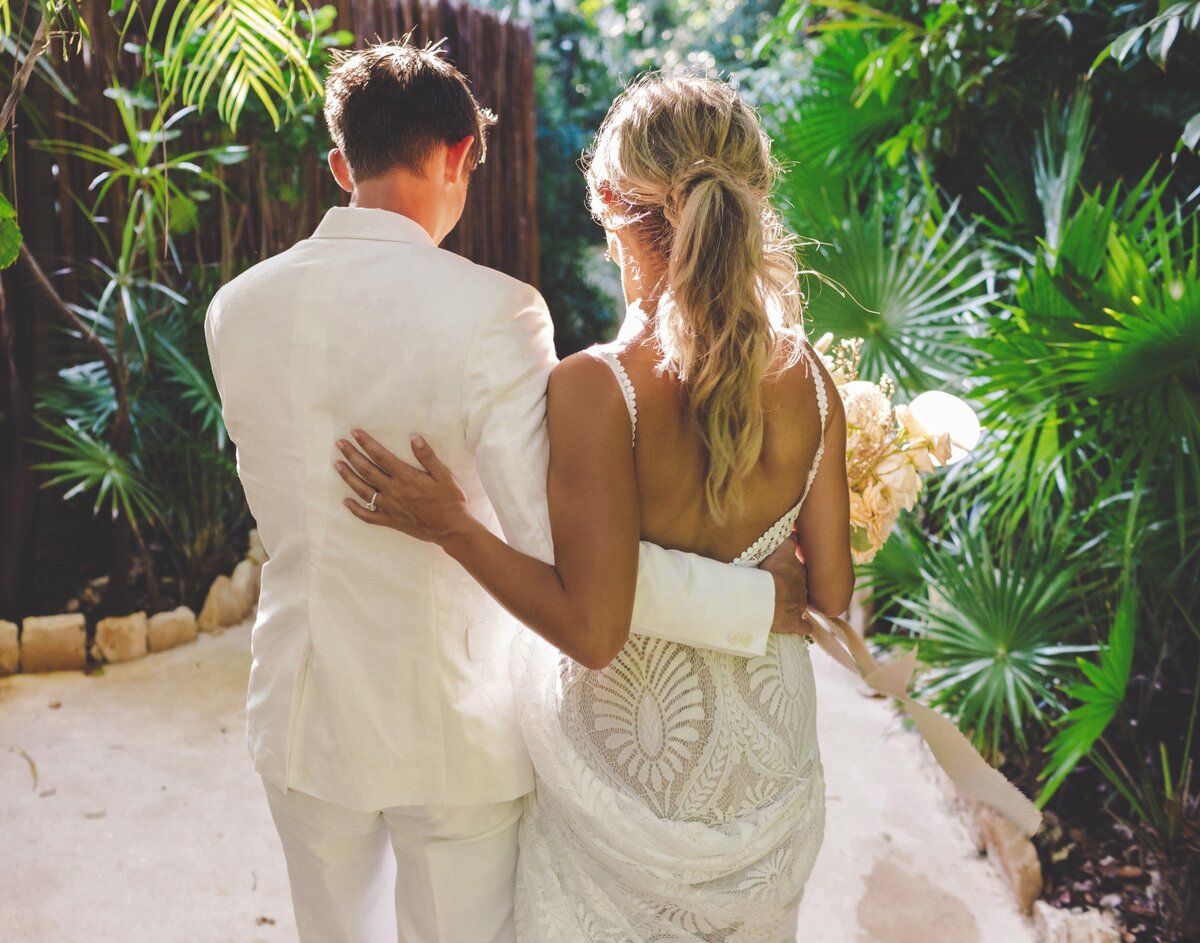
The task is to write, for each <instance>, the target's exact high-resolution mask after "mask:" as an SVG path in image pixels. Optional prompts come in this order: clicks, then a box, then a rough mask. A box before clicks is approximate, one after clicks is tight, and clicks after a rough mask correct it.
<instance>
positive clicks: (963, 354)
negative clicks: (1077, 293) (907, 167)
mask: <svg viewBox="0 0 1200 943" xmlns="http://www.w3.org/2000/svg"><path fill="white" fill-rule="evenodd" d="M884 204H885V201H884V200H882V199H877V200H874V201H872V203H871V205H870V207H869V208H868V209H867V210H866V211H865V213H864V212H860V211H858V210H857V209H853V210H851V212H850V213H849V214H848V215H847V216H846V218H845V219H844V221H843V223H842V226H841V228H840V231H839V232H838V234H837V235H836V237H834V240H833V241H832V243H831V244H828V245H824V246H822V247H821V248H820V250H819V251H818V252H817V253H815V257H814V258H813V259H812V260H811V262H810V264H811V266H812V267H813V268H815V269H817V270H818V271H819V272H820V274H821V275H822V276H823V277H825V278H828V279H830V280H832V281H833V282H835V283H837V284H838V285H840V286H842V288H844V289H845V294H842V293H840V292H837V291H833V290H824V291H822V292H821V293H820V294H818V295H816V296H815V297H813V298H812V299H811V301H810V303H809V307H808V314H809V316H810V317H811V318H812V320H813V323H814V325H815V327H816V329H817V331H818V332H819V333H820V332H824V331H832V332H833V334H834V335H835V336H838V337H861V338H863V348H862V359H861V361H860V364H859V368H860V371H861V372H862V373H863V374H864V375H866V376H871V377H876V376H880V375H883V374H886V375H889V376H891V377H892V378H893V379H894V380H895V381H896V384H897V386H898V387H899V388H900V389H901V390H903V391H905V392H906V393H909V394H915V393H919V392H921V391H924V390H928V389H934V388H943V387H946V386H954V385H958V384H959V383H960V381H961V380H962V378H963V377H964V376H965V375H966V374H967V373H968V372H969V370H970V364H971V360H972V357H973V353H974V351H973V348H972V345H971V337H972V335H973V333H974V331H975V325H976V324H977V323H978V322H980V321H982V320H983V319H984V318H985V317H986V316H987V309H988V306H989V305H990V304H991V303H992V302H993V301H995V300H996V298H997V294H996V292H995V291H994V290H993V289H992V288H991V287H990V278H991V273H990V271H989V270H988V269H987V268H986V267H985V266H984V265H982V264H981V258H980V254H979V251H978V250H977V249H976V248H974V247H973V245H972V235H973V231H972V230H971V229H970V228H969V227H964V228H957V226H956V223H957V216H956V209H957V203H954V204H952V205H951V206H950V207H949V208H948V209H947V210H946V211H945V213H943V214H941V215H940V218H939V216H938V215H937V214H935V212H934V210H933V209H932V208H931V207H930V206H929V205H928V204H927V203H926V202H925V201H924V198H917V199H913V200H910V201H908V202H907V203H905V204H903V205H902V206H901V207H900V210H899V211H898V213H897V214H896V215H895V217H894V218H890V219H889V218H888V217H887V212H886V209H885V205H884Z"/></svg>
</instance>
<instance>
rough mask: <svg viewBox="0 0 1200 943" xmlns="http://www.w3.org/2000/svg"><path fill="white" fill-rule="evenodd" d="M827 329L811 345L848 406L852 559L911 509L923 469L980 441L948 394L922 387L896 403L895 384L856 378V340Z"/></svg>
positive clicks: (879, 542)
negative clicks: (838, 339) (840, 337)
mask: <svg viewBox="0 0 1200 943" xmlns="http://www.w3.org/2000/svg"><path fill="white" fill-rule="evenodd" d="M832 342H833V335H832V334H826V335H825V336H824V337H822V338H821V339H820V340H819V341H817V343H816V344H815V345H814V347H815V349H816V350H817V352H818V353H819V354H820V355H821V359H822V360H823V361H824V363H825V366H826V368H827V369H828V370H829V373H830V376H831V377H832V378H833V381H834V383H835V384H836V385H837V388H838V392H839V393H840V394H841V397H842V404H843V405H844V407H845V410H846V471H847V477H848V478H849V481H850V528H851V531H850V534H851V548H852V550H853V552H854V562H855V563H868V562H870V560H871V559H872V558H873V557H874V556H875V554H876V553H878V552H879V548H880V547H882V546H883V544H884V542H885V541H886V540H887V538H888V535H889V534H890V533H891V532H892V527H893V526H894V525H895V523H896V518H897V517H899V516H900V512H901V511H911V510H912V509H913V508H914V507H915V506H916V503H917V496H918V495H919V494H920V493H921V487H922V481H921V476H922V475H927V474H929V473H930V472H932V471H933V470H934V469H935V468H938V467H940V466H943V465H949V464H951V463H952V462H955V461H958V460H959V459H960V458H962V457H963V456H964V455H966V454H967V452H969V451H970V450H971V449H972V448H974V447H975V443H976V442H977V441H978V440H979V432H980V428H979V420H978V419H976V417H975V413H974V411H973V410H972V409H971V407H970V406H968V405H967V404H966V403H965V402H964V401H963V400H961V399H959V398H958V397H956V396H952V395H950V394H949V393H941V392H932V393H922V394H921V395H920V396H918V397H917V398H916V399H915V400H913V401H912V403H910V404H908V405H903V404H901V405H896V404H893V402H892V397H893V396H895V392H896V387H895V384H894V383H892V381H891V380H890V379H889V378H888V377H883V378H882V379H881V380H880V381H879V382H878V383H871V382H869V381H867V380H860V379H858V362H859V356H860V354H861V352H862V341H861V340H860V339H857V338H855V339H852V340H844V341H842V342H841V343H840V344H838V345H837V346H836V347H833V348H832V350H831V347H832Z"/></svg>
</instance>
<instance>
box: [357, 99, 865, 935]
mask: <svg viewBox="0 0 1200 943" xmlns="http://www.w3.org/2000/svg"><path fill="white" fill-rule="evenodd" d="M774 173H775V166H774V164H773V162H772V159H771V154H770V145H769V142H768V140H767V138H766V136H765V135H764V133H763V131H762V129H761V128H760V126H759V124H758V121H757V119H756V117H755V115H754V112H753V111H752V110H751V109H750V108H749V107H747V106H746V105H745V104H744V103H743V102H742V101H741V100H740V99H739V98H738V96H737V95H736V93H735V92H734V91H733V90H732V89H731V88H730V87H729V86H728V85H726V84H724V83H722V82H718V81H713V80H710V79H703V78H695V77H664V76H650V77H648V78H645V79H643V80H641V81H639V82H638V83H637V84H635V85H634V86H633V87H631V88H630V89H629V90H628V91H626V92H625V93H624V94H623V95H621V97H620V98H618V99H617V101H616V102H615V103H614V104H613V106H612V109H611V110H610V111H609V114H608V116H607V118H606V119H605V121H604V124H603V125H602V127H601V129H600V132H599V135H598V137H597V140H596V143H595V147H594V150H593V153H592V156H591V159H590V163H589V166H588V169H587V178H588V186H589V191H590V198H591V203H592V208H593V211H594V213H595V215H596V217H597V219H598V220H599V221H600V222H601V223H602V224H603V226H604V227H605V229H606V231H607V234H608V239H609V246H610V250H611V251H612V252H613V253H614V254H615V257H616V260H617V262H618V264H619V266H620V269H621V274H622V280H623V285H624V291H625V297H626V302H627V305H628V312H627V316H626V319H625V323H624V326H623V328H622V330H621V334H620V339H619V340H618V341H617V342H616V343H614V344H611V345H607V346H602V347H596V348H593V349H591V350H588V351H584V352H582V353H579V354H576V355H574V356H572V357H569V358H567V359H566V360H564V361H563V362H562V363H561V364H560V365H559V366H558V367H557V368H556V369H555V371H554V373H553V375H552V377H551V380H550V386H549V394H548V397H549V398H548V407H547V409H548V424H549V436H550V450H551V455H550V469H549V480H548V493H549V501H550V516H551V523H552V529H553V536H554V550H555V561H556V562H555V564H554V565H553V566H551V565H549V564H545V563H542V562H540V561H538V560H535V559H533V558H531V557H527V556H524V555H522V554H520V553H518V552H517V551H516V550H513V549H512V548H510V547H509V546H508V545H507V544H505V543H504V542H503V541H502V540H500V538H498V537H497V536H495V535H494V534H492V533H491V532H490V531H488V530H487V529H486V528H485V527H484V526H483V525H481V524H480V523H478V522H477V521H476V520H475V519H474V518H473V517H472V516H471V514H470V511H469V509H468V508H467V504H466V500H465V498H464V497H463V494H462V492H461V490H460V489H459V488H458V486H457V484H456V482H455V481H454V479H453V476H452V475H451V474H450V473H449V471H448V470H447V469H446V468H445V466H444V465H442V463H441V462H440V461H439V460H438V459H437V457H436V456H435V455H434V454H433V452H432V451H431V450H430V449H429V447H428V446H427V445H426V444H425V443H424V442H423V441H422V440H420V439H419V438H418V439H414V443H413V450H414V454H415V455H416V457H417V459H418V461H420V462H421V464H422V465H423V466H424V467H425V469H426V471H427V472H428V474H425V473H422V472H420V471H419V470H417V469H411V468H410V469H409V472H407V473H404V474H397V475H394V476H393V477H390V478H387V479H386V480H385V481H384V482H383V483H381V484H379V485H378V488H379V489H380V495H381V500H380V511H379V512H378V513H376V514H373V515H364V519H366V520H369V521H370V522H372V523H377V524H383V525H386V526H391V527H394V528H396V529H398V530H401V531H403V532H404V533H407V534H410V535H412V536H415V537H418V538H421V539H424V540H435V541H436V542H437V543H439V544H440V545H441V546H442V548H443V549H444V550H445V551H446V552H447V553H449V554H450V555H451V556H452V557H454V558H455V559H456V560H458V561H459V562H460V563H461V564H462V566H463V567H465V568H466V569H467V571H468V572H470V573H471V574H472V576H474V578H475V579H477V580H478V581H479V582H480V583H481V584H482V585H483V586H484V587H485V588H486V589H487V590H488V591H489V592H490V593H491V594H492V595H493V596H495V597H496V599H497V600H499V601H500V602H501V603H502V604H503V605H504V606H505V607H507V608H508V609H509V610H510V611H511V612H512V613H513V614H514V615H516V616H517V617H518V618H520V619H521V621H523V622H524V623H526V624H527V625H528V626H530V627H531V628H533V629H534V630H535V631H541V632H545V633H546V634H548V635H551V636H553V637H562V633H563V632H564V631H566V632H569V637H570V638H571V639H572V644H571V645H570V646H569V648H570V651H571V656H572V657H568V656H567V655H565V654H561V653H559V652H557V651H556V650H554V649H552V648H551V647H550V646H548V645H546V644H545V643H544V642H542V641H541V640H540V639H538V638H537V637H536V636H534V635H532V634H531V633H525V635H524V637H523V640H522V643H521V647H522V651H521V652H520V653H519V655H518V657H517V659H516V661H517V665H516V667H515V670H517V671H519V672H520V673H521V678H520V680H519V683H518V698H519V701H520V704H519V711H520V715H521V725H522V730H523V732H524V734H525V738H526V740H527V742H528V744H529V749H530V753H531V755H532V757H533V762H534V767H535V769H536V772H537V788H536V792H535V793H534V794H533V795H531V796H530V797H529V798H528V800H527V804H526V811H525V816H524V819H523V823H522V826H521V857H520V864H519V873H518V895H517V924H518V931H519V935H520V938H521V939H522V940H523V941H538V943H577V941H578V943H582V941H611V943H630V941H638V943H643V941H644V943H650V941H685V940H688V941H699V940H709V941H722V943H735V941H737V943H748V941H763V943H783V941H787V940H794V939H795V935H796V924H797V910H798V908H799V904H800V900H801V897H802V895H803V892H804V886H805V883H806V881H807V880H808V877H809V874H810V872H811V870H812V867H813V862H814V860H815V858H816V855H817V851H818V849H819V848H820V846H821V841H822V838H823V834H824V818H825V805H824V803H825V799H824V778H823V771H822V766H821V760H820V755H819V751H818V746H817V734H816V716H815V691H814V685H813V675H812V667H811V664H810V662H809V651H808V646H807V645H806V644H805V640H804V639H803V638H801V637H799V636H796V635H787V636H777V635H776V636H772V637H771V640H770V643H769V645H768V648H767V651H766V653H765V655H763V656H761V657H755V658H750V659H743V658H737V657H733V656H729V655H724V654H720V653H716V652H712V651H705V650H700V649H694V648H689V647H686V646H683V645H679V644H675V643H672V642H668V641H663V640H660V639H649V638H643V637H636V636H635V637H631V636H630V634H629V625H630V617H631V612H632V608H633V597H634V587H635V582H636V574H637V555H638V542H639V540H643V539H644V540H649V541H653V542H655V543H657V544H660V545H662V546H664V547H669V548H677V549H680V550H687V551H692V552H695V553H700V554H704V555H706V556H709V557H713V558H716V559H720V560H726V561H732V562H734V563H736V564H738V565H744V566H756V565H757V564H758V563H760V562H761V561H762V560H763V559H764V558H765V557H766V556H767V555H768V554H770V553H771V552H772V551H774V550H776V549H777V548H779V547H780V546H781V545H782V544H784V542H785V541H788V540H791V539H794V540H795V542H796V544H797V553H798V554H799V555H800V557H801V559H802V560H803V561H804V563H805V565H806V567H807V570H808V593H809V605H810V607H811V608H812V609H815V610H817V611H818V612H821V613H825V614H828V615H837V614H839V613H841V612H842V611H844V610H845V609H846V607H847V605H848V604H849V600H850V593H851V590H852V588H853V582H854V577H853V569H852V565H851V557H850V533H849V507H848V504H849V499H848V488H847V482H846V467H845V443H846V427H845V417H844V415H843V413H842V407H841V400H840V399H839V397H838V395H837V393H836V390H835V388H834V385H833V382H832V380H831V379H830V377H829V376H828V374H827V373H826V371H825V370H824V368H823V366H822V365H821V364H820V361H819V358H818V357H817V356H816V355H815V354H814V352H813V350H812V348H811V347H810V346H809V345H808V344H807V343H806V342H805V341H804V340H803V338H802V337H801V335H800V334H798V333H795V332H793V330H792V325H795V324H796V323H798V321H799V320H800V314H801V311H800V296H799V293H798V288H797V284H796V279H797V272H796V265H795V261H794V257H793V253H792V250H791V247H790V244H789V241H788V239H787V237H786V236H785V234H784V231H783V227H782V225H781V223H780V220H779V217H778V215H777V213H776V212H775V211H774V210H773V209H772V207H771V205H770V202H769V196H770V192H771V185H772V180H773V176H774ZM360 441H361V442H362V444H363V445H364V447H365V448H366V449H367V451H368V453H369V454H371V455H372V457H373V458H375V459H376V462H377V464H378V463H381V462H386V463H387V464H388V467H389V468H390V467H392V464H391V463H393V462H394V463H397V464H401V463H399V462H398V460H397V459H395V457H394V456H392V455H391V454H390V453H387V452H386V450H384V449H383V448H382V447H381V446H379V445H378V444H377V443H375V442H373V441H372V440H370V439H369V437H363V438H362V439H360ZM402 467H408V466H402ZM743 631H745V628H744V627H743V626H739V625H738V624H736V623H731V624H730V626H729V632H730V634H731V636H734V635H736V634H738V633H740V632H743Z"/></svg>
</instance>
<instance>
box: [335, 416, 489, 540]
mask: <svg viewBox="0 0 1200 943" xmlns="http://www.w3.org/2000/svg"><path fill="white" fill-rule="evenodd" d="M353 436H354V441H355V442H357V443H358V448H355V447H354V443H352V442H350V441H349V440H347V439H339V440H338V442H337V447H338V450H339V451H340V452H341V453H342V455H344V456H345V459H346V460H345V461H340V462H337V463H335V464H334V468H335V469H337V473H338V474H339V475H341V476H342V480H343V481H345V482H346V484H347V485H349V486H350V490H351V491H353V492H354V493H355V494H356V495H357V496H358V497H359V498H360V499H361V501H362V503H359V502H358V501H355V500H353V499H351V498H347V499H346V501H345V505H346V507H347V508H348V509H349V511H350V513H351V514H353V515H354V516H355V517H357V518H358V519H359V520H360V521H366V523H368V524H376V525H379V526H382V527H391V528H392V529H393V530H398V531H400V532H401V533H403V534H408V535H409V536H410V537H416V538H417V539H418V540H426V541H432V542H433V543H437V544H443V545H444V544H445V542H446V541H447V540H449V539H451V538H452V537H453V536H454V535H455V534H457V533H459V532H460V531H462V530H463V529H464V528H467V527H469V526H470V524H471V523H472V522H474V518H473V517H472V516H471V512H470V510H469V509H468V508H467V496H466V495H465V494H464V493H463V490H462V488H461V487H460V486H459V484H458V481H457V480H455V478H454V474H453V473H452V472H451V471H450V469H449V468H447V467H446V466H445V465H444V464H443V463H442V461H441V459H439V458H438V457H437V454H436V453H435V452H434V451H433V449H432V448H431V447H430V446H429V444H428V443H427V442H426V441H425V440H424V439H422V438H421V437H420V436H413V438H412V440H411V441H410V443H409V444H410V446H411V448H412V453H413V456H414V457H415V458H416V460H417V461H418V462H420V463H421V466H422V467H421V468H414V467H413V466H412V465H409V464H408V463H407V462H403V461H401V460H400V459H399V458H397V457H396V455H395V454H393V453H392V452H390V451H388V450H387V449H386V448H384V447H383V446H382V445H380V444H379V443H378V442H377V441H375V439H373V438H372V437H371V436H369V435H368V434H367V433H365V432H363V431H361V430H359V429H355V430H354V432H353ZM360 449H361V451H360ZM422 469H423V470H422Z"/></svg>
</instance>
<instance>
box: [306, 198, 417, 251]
mask: <svg viewBox="0 0 1200 943" xmlns="http://www.w3.org/2000/svg"><path fill="white" fill-rule="evenodd" d="M312 237H313V238H314V239H373V240H376V241H380V242H412V243H416V244H418V245H427V246H431V245H433V244H434V242H433V237H432V236H430V235H429V233H428V232H427V231H426V230H425V227H424V226H422V225H421V224H420V223H418V222H417V221H416V220H414V219H409V218H408V217H407V216H402V215H400V214H399V213H393V212H392V211H391V210H380V209H367V208H365V207H360V206H335V207H333V208H332V209H330V210H329V211H328V212H327V213H326V214H325V218H324V219H322V220H321V222H320V224H319V225H318V226H317V229H316V231H315V232H314V233H313V234H312Z"/></svg>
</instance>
